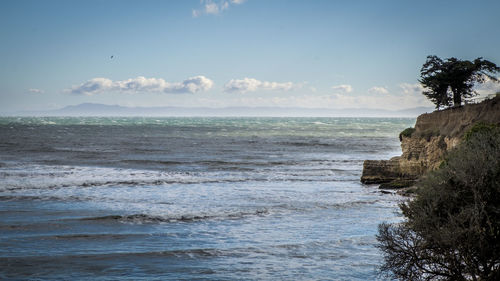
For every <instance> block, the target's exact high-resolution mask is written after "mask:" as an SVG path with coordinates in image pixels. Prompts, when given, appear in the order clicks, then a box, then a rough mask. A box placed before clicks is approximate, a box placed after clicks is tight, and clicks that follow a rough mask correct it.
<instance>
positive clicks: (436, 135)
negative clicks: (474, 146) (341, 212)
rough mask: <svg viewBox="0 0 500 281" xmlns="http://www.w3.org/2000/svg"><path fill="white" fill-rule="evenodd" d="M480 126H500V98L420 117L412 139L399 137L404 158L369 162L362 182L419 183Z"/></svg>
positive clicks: (364, 168)
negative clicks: (419, 179)
mask: <svg viewBox="0 0 500 281" xmlns="http://www.w3.org/2000/svg"><path fill="white" fill-rule="evenodd" d="M478 122H484V123H491V124H499V125H500V97H495V98H493V99H490V100H486V101H483V102H482V103H479V104H471V105H465V106H461V107H458V108H450V109H446V110H441V111H435V112H432V113H427V114H422V115H420V116H419V117H418V118H417V122H416V124H415V131H414V132H413V133H412V134H411V135H410V136H404V135H401V136H400V138H401V150H402V152H403V154H402V155H401V156H400V157H393V158H391V159H390V160H381V161H376V160H366V161H365V162H364V164H363V174H362V176H361V182H363V183H367V184H371V183H387V182H392V181H394V180H416V179H417V178H418V177H420V176H421V175H423V174H424V173H425V172H427V171H429V170H433V169H436V168H438V167H439V165H440V164H441V162H442V160H443V158H444V156H445V154H446V152H447V151H448V150H450V149H452V148H454V147H455V146H456V145H457V144H459V143H460V141H461V139H462V137H463V135H464V134H465V133H466V132H467V131H468V130H469V129H470V128H471V127H472V126H473V125H474V124H476V123H478Z"/></svg>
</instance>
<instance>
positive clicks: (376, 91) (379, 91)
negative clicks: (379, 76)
mask: <svg viewBox="0 0 500 281" xmlns="http://www.w3.org/2000/svg"><path fill="white" fill-rule="evenodd" d="M368 93H370V94H384V95H387V94H389V91H388V90H387V89H386V88H385V87H376V86H375V87H371V88H370V89H368Z"/></svg>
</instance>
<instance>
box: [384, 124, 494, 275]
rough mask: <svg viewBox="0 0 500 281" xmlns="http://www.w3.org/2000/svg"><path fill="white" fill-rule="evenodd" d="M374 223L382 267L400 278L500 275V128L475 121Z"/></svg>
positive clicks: (389, 273)
mask: <svg viewBox="0 0 500 281" xmlns="http://www.w3.org/2000/svg"><path fill="white" fill-rule="evenodd" d="M417 186H418V190H417V191H416V197H415V198H414V199H413V200H411V201H408V202H406V203H403V204H401V205H400V208H401V211H402V212H403V215H404V216H405V221H403V222H402V223H399V224H381V225H380V226H379V234H378V236H377V239H378V241H379V244H378V247H379V248H380V249H381V250H382V252H383V253H384V264H383V266H382V268H381V269H382V272H384V273H386V274H388V275H392V276H393V277H396V278H398V279H401V280H500V128H499V127H498V126H496V125H487V124H479V125H475V126H473V127H472V129H470V130H469V131H468V132H467V133H466V134H465V137H464V141H463V142H462V143H461V144H460V145H459V146H458V147H457V148H455V149H453V150H452V151H450V152H449V154H448V156H447V158H446V161H445V162H444V164H443V165H442V166H441V168H440V169H438V170H436V171H433V172H430V173H428V174H427V175H426V176H425V177H424V178H423V179H422V180H421V181H420V182H419V183H418V184H417Z"/></svg>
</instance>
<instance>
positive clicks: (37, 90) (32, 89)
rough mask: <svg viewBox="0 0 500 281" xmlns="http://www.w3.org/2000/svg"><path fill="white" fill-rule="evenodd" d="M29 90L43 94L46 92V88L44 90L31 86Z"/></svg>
mask: <svg viewBox="0 0 500 281" xmlns="http://www.w3.org/2000/svg"><path fill="white" fill-rule="evenodd" d="M28 92H30V93H35V94H43V93H45V91H44V90H42V89H36V88H30V89H28Z"/></svg>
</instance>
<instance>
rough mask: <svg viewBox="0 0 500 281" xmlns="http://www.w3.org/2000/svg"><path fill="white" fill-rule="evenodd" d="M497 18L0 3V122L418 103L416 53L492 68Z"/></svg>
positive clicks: (121, 3)
mask: <svg viewBox="0 0 500 281" xmlns="http://www.w3.org/2000/svg"><path fill="white" fill-rule="evenodd" d="M499 12H500V1H498V0H492V1H487V0H477V1H459V0H455V1H439V0H432V1H428V0H421V1H403V0H394V1H390V0H387V1H384V0H379V1H373V0H370V1H356V0H349V1H341V0H339V1H335V0H328V1H319V0H318V1H315V0H310V1H305V0H304V1H293V0H289V1H281V0H220V1H219V0H201V1H200V0H192V1H191V0H183V1H173V0H172V1H148V0H143V1H126V0H116V1H114V0H96V1H92V0H85V1H74V0H62V1H52V0H45V1H25V0H15V1H14V0H12V1H11V0H3V1H1V3H0V38H1V41H0V42H1V43H0V113H1V112H14V111H28V110H50V109H57V108H61V107H64V106H67V105H76V104H80V103H101V104H109V105H122V106H133V107H148V106H181V107H232V106H250V107H261V106H265V107H306V108H332V109H341V108H383V109H390V110H399V109H405V108H413V107H418V106H432V104H431V103H430V102H429V101H427V100H426V99H425V97H424V96H423V95H422V94H421V91H422V89H421V86H420V85H419V83H418V79H419V75H420V68H421V66H422V64H423V63H424V62H425V60H426V57H427V56H428V55H437V56H439V57H442V58H449V57H457V58H460V59H469V60H472V59H475V58H477V57H483V58H484V59H487V60H490V61H492V62H494V63H496V64H499V65H500V16H499ZM478 90H479V91H480V93H481V94H482V95H487V94H492V93H494V92H495V91H498V90H500V87H498V85H495V84H492V83H487V84H485V85H483V86H482V87H480V88H479V89H478Z"/></svg>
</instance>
